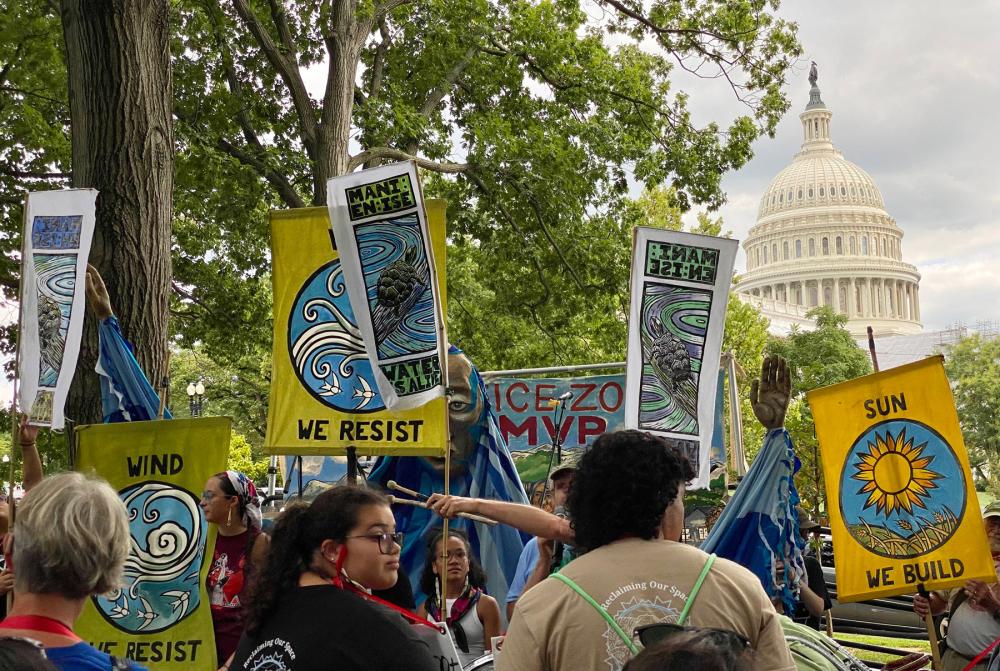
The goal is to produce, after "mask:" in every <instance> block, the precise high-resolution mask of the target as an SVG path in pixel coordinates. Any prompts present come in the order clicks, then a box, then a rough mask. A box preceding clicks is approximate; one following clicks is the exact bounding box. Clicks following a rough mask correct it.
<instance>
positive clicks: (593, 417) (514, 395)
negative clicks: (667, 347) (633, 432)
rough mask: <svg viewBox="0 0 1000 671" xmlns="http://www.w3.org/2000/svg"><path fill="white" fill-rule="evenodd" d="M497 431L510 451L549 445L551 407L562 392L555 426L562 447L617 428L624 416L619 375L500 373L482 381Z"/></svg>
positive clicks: (589, 440)
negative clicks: (561, 416) (563, 412)
mask: <svg viewBox="0 0 1000 671" xmlns="http://www.w3.org/2000/svg"><path fill="white" fill-rule="evenodd" d="M486 389H487V391H488V392H489V393H490V395H491V397H492V398H491V402H492V403H493V409H494V410H495V411H496V413H497V417H498V418H499V422H500V432H501V433H502V434H503V437H504V438H505V439H506V441H507V448H508V449H509V450H510V451H511V452H520V451H523V450H527V451H534V450H536V449H538V448H539V447H543V446H544V447H546V448H547V447H548V446H550V445H552V443H553V441H554V440H555V435H556V425H555V410H556V405H557V404H558V401H557V400H556V399H558V398H560V397H561V396H563V395H565V394H570V396H569V398H567V399H566V401H565V403H566V416H565V418H564V419H563V422H562V424H561V425H560V427H559V436H560V440H559V443H560V445H562V447H563V449H570V450H571V449H574V448H578V447H586V446H588V445H589V444H590V443H592V442H593V441H594V439H595V438H597V436H599V435H601V434H602V433H604V432H605V431H617V430H618V429H621V428H622V422H623V420H624V413H623V412H622V409H623V408H624V400H625V376H624V375H593V376H589V377H567V378H512V377H501V378H496V379H490V380H487V381H486Z"/></svg>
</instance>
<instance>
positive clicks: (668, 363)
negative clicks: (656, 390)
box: [643, 317, 698, 420]
mask: <svg viewBox="0 0 1000 671" xmlns="http://www.w3.org/2000/svg"><path fill="white" fill-rule="evenodd" d="M649 336H650V337H649V338H648V339H644V343H643V344H644V345H645V349H646V357H647V360H648V361H649V364H650V365H651V366H652V367H653V372H654V373H656V377H657V378H659V380H660V382H662V383H663V386H664V388H665V389H666V391H668V392H669V393H670V396H671V397H672V398H673V399H674V401H675V402H676V403H677V405H679V406H680V407H681V408H682V409H683V410H684V412H686V413H687V414H688V415H689V416H691V417H693V418H695V419H696V420H697V419H698V386H697V384H696V383H695V379H694V375H693V371H692V370H691V354H690V353H689V352H688V349H687V346H686V345H685V344H684V342H683V341H681V339H680V338H678V337H677V336H675V335H674V334H672V333H670V332H668V331H667V329H666V328H665V327H664V326H663V322H662V321H660V318H659V317H653V318H652V319H651V320H650V325H649Z"/></svg>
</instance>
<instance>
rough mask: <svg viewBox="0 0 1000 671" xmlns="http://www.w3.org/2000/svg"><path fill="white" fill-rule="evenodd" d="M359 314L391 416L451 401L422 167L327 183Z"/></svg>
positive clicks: (363, 174)
mask: <svg viewBox="0 0 1000 671" xmlns="http://www.w3.org/2000/svg"><path fill="white" fill-rule="evenodd" d="M327 202H328V203H329V207H330V222H331V223H332V224H333V235H334V238H336V241H337V251H338V252H340V261H341V266H342V268H343V272H344V278H345V281H346V283H347V295H348V297H349V298H350V300H351V308H352V309H353V310H354V316H355V319H356V323H357V325H358V330H359V331H360V332H361V338H362V339H363V340H364V343H365V348H366V349H367V351H368V358H369V360H370V361H371V364H372V374H373V375H374V377H375V382H376V383H377V384H378V391H379V394H381V396H382V400H383V401H384V402H385V406H386V407H387V408H389V409H390V410H408V409H410V408H416V407H418V406H421V405H423V404H424V403H427V402H428V401H431V400H433V399H435V398H440V397H442V396H444V393H445V385H446V377H447V376H446V375H443V374H442V373H443V372H444V373H447V369H446V368H443V366H446V365H447V360H446V358H445V356H446V353H447V351H448V339H447V337H446V335H445V328H444V314H443V312H442V309H441V306H442V303H441V300H440V296H439V292H438V283H437V278H436V277H435V275H436V268H435V265H434V248H433V245H432V244H431V236H430V231H429V230H428V226H427V216H426V214H425V213H424V201H423V196H422V195H421V192H420V180H419V178H418V176H417V166H416V164H415V163H414V162H412V161H408V162H405V163H395V164H393V165H386V166H382V167H379V168H372V169H371V170H362V171H361V172H355V173H351V174H349V175H343V176H342V177H335V178H333V179H331V180H329V181H328V182H327Z"/></svg>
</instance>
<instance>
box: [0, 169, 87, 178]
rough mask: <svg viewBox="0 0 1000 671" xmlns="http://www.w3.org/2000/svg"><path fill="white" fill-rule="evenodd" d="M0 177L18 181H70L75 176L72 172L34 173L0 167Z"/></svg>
mask: <svg viewBox="0 0 1000 671" xmlns="http://www.w3.org/2000/svg"><path fill="white" fill-rule="evenodd" d="M0 175H7V176H8V177H14V178H17V179H69V178H70V177H72V176H73V173H71V172H34V171H31V170H13V169H11V168H8V167H6V166H0Z"/></svg>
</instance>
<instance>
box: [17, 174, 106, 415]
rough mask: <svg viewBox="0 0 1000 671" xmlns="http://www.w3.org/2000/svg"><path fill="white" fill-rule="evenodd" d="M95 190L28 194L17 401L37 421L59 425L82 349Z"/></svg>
mask: <svg viewBox="0 0 1000 671" xmlns="http://www.w3.org/2000/svg"><path fill="white" fill-rule="evenodd" d="M96 202H97V191H95V190H93V189H67V190H65V191H42V192H39V193H30V194H28V202H27V206H26V208H25V216H24V219H25V230H24V255H23V257H22V258H21V272H22V276H21V323H20V332H19V334H18V337H19V345H20V346H19V350H20V354H19V357H18V378H19V381H20V386H19V387H18V396H19V399H18V407H19V409H20V410H21V411H22V412H24V413H27V415H28V417H29V421H30V422H31V423H32V424H34V425H36V426H51V427H52V428H53V429H61V428H63V426H64V423H65V422H64V419H63V407H64V406H65V405H66V395H67V394H68V393H69V386H70V383H71V382H72V381H73V372H74V370H75V369H76V360H77V356H78V355H79V352H80V338H81V334H82V332H83V312H84V307H85V298H84V276H85V274H86V272H87V257H88V256H90V240H91V238H92V237H93V234H94V221H95V219H94V207H95V205H96Z"/></svg>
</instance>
